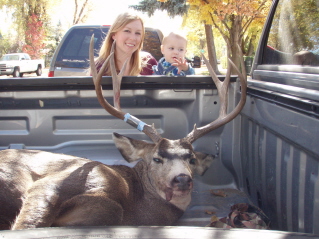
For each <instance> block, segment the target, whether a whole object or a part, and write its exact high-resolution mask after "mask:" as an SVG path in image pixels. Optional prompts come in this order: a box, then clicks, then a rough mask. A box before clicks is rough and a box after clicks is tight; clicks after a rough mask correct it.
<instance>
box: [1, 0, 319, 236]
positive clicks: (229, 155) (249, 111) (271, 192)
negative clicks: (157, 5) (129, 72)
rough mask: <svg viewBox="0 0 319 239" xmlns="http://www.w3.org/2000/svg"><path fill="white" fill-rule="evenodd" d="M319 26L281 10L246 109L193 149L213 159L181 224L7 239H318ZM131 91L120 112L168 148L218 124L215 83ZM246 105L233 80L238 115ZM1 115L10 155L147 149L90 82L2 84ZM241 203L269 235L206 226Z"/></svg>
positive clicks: (161, 82) (131, 81) (263, 46)
mask: <svg viewBox="0 0 319 239" xmlns="http://www.w3.org/2000/svg"><path fill="white" fill-rule="evenodd" d="M287 4H288V6H287ZM317 15H318V8H317V6H316V5H315V2H314V1H309V2H305V1H299V0H290V1H285V0H274V1H273V3H272V7H271V10H270V12H269V16H268V19H267V21H266V24H265V26H264V29H263V32H262V35H261V38H260V43H259V46H258V49H257V51H256V56H255V59H254V62H253V66H252V71H251V78H248V89H247V99H246V104H245V106H244V108H243V109H242V111H241V112H240V114H239V115H238V116H237V117H236V118H235V119H234V120H233V121H231V122H229V123H228V124H226V125H225V126H223V127H221V128H219V129H217V130H215V131H213V132H211V133H209V134H207V135H205V136H203V137H202V138H200V139H199V140H197V141H196V142H195V143H194V144H193V146H194V148H195V150H197V151H201V152H206V153H210V154H211V155H214V156H215V160H214V161H213V163H212V165H211V166H210V167H209V169H208V170H207V171H206V173H205V174H204V176H198V177H197V178H196V179H195V181H194V192H193V195H192V201H191V204H190V206H189V207H188V209H187V210H186V211H185V213H184V215H183V216H182V217H181V218H180V219H179V221H178V222H177V224H176V225H173V226H171V227H160V226H159V227H149V226H140V227H75V228H38V229H28V230H21V231H9V230H3V231H0V238H18V237H19V238H23V237H24V238H44V237H45V238H61V237H63V238H82V237H85V238H90V237H94V238H96V237H99V238H227V239H228V238H267V239H271V238H285V239H288V238H289V239H290V238H319V237H318V235H319V227H318V222H319V144H318V142H319V97H318V95H319V66H318V64H317V56H318V55H317V54H318V44H317V42H318V39H319V36H318V34H319V33H318V31H317V30H316V29H317V28H318V21H317ZM310 23H311V24H310ZM219 78H221V79H222V78H224V76H219ZM110 82H111V79H110V77H103V79H102V86H103V89H104V91H103V92H104V96H105V98H106V99H107V100H108V101H109V102H112V96H113V94H112V91H111V89H112V85H111V83H110ZM121 89H122V92H121V95H122V97H121V107H122V109H123V110H124V111H128V112H130V113H131V114H132V115H135V116H137V117H138V118H140V119H141V120H143V121H144V122H146V123H147V124H151V123H154V125H155V127H156V129H157V130H158V131H159V132H161V134H162V136H163V137H166V138H169V139H177V138H182V137H185V136H186V135H187V134H188V133H189V132H190V131H191V130H192V129H193V126H194V124H195V123H196V124H197V126H201V125H206V124H207V123H208V122H211V121H212V120H213V119H216V118H217V117H218V115H219V104H220V99H219V97H218V94H217V90H216V86H215V84H214V83H213V81H212V79H211V77H209V76H187V77H184V78H181V77H166V76H165V77H164V76H145V77H141V76H140V77H123V81H122V86H121ZM240 95H241V91H240V87H239V82H238V80H237V79H236V77H235V76H233V77H232V83H231V85H230V90H229V95H228V102H229V108H230V110H231V109H233V108H234V106H235V105H236V104H237V103H238V101H239V98H240ZM0 110H1V114H0V135H1V137H0V149H1V150H2V149H8V148H11V149H40V150H44V151H49V152H55V153H64V154H70V155H75V156H81V157H85V158H89V159H92V160H96V161H100V162H103V163H106V164H125V161H124V160H123V158H122V157H121V155H120V153H119V152H118V150H117V149H116V148H115V146H114V143H113V140H112V133H113V132H117V133H120V134H123V135H126V136H130V137H131V138H135V139H144V140H147V137H146V136H145V135H144V134H143V133H141V132H139V131H137V130H136V129H133V128H132V127H131V126H130V125H128V124H126V123H125V122H123V121H120V120H118V119H115V118H114V117H112V116H110V115H109V114H108V113H106V112H105V111H104V109H102V108H101V106H100V104H99V102H98V100H97V99H96V94H95V91H94V85H93V83H92V77H89V76H86V77H84V76H83V77H58V78H55V79H54V81H52V79H49V78H47V79H46V78H43V79H41V81H39V80H38V79H36V78H34V79H33V78H28V79H24V80H21V79H13V80H6V79H4V80H1V81H0ZM211 191H213V192H214V191H215V192H216V191H217V192H218V191H220V192H223V193H222V194H220V196H217V195H215V194H211V193H210V192H211ZM237 203H249V204H252V205H254V206H256V207H258V208H260V209H261V210H262V211H263V212H264V214H265V215H266V216H267V217H268V218H269V219H270V222H271V224H270V230H258V229H255V230H250V229H242V228H240V229H239V228H233V229H231V230H229V229H221V228H214V227H206V226H207V225H209V224H210V222H211V218H212V215H214V216H216V217H217V218H223V217H226V216H227V215H228V214H229V212H230V207H231V206H232V205H234V204H237Z"/></svg>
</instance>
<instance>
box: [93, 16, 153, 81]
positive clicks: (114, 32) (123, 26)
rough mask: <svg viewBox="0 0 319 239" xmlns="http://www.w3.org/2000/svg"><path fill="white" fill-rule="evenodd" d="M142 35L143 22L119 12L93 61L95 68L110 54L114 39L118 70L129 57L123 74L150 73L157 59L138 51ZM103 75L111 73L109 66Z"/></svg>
mask: <svg viewBox="0 0 319 239" xmlns="http://www.w3.org/2000/svg"><path fill="white" fill-rule="evenodd" d="M144 36H145V28H144V22H143V20H142V19H141V18H140V17H139V16H137V15H133V14H130V13H123V14H120V15H119V16H118V17H117V18H116V19H115V21H114V23H113V25H112V26H111V28H110V30H109V32H108V34H107V37H106V38H105V40H104V42H103V45H102V47H101V49H100V53H99V57H98V58H97V60H96V61H95V64H96V67H97V70H98V71H99V70H100V68H101V66H102V65H103V63H104V61H105V60H106V58H107V57H108V56H109V55H110V52H111V47H112V44H113V42H114V40H115V41H116V47H115V51H114V53H115V54H114V56H115V65H116V69H117V71H118V72H119V71H120V70H121V69H122V67H123V65H124V63H125V61H126V60H127V59H128V58H130V59H131V60H130V62H128V64H127V66H126V69H125V72H124V75H127V76H128V75H130V76H136V75H152V66H153V65H157V61H156V60H155V58H154V57H153V56H151V54H149V53H145V52H143V53H141V52H140V51H141V49H142V46H143V40H144ZM104 75H108V76H109V75H111V70H110V67H107V68H106V70H105V73H104Z"/></svg>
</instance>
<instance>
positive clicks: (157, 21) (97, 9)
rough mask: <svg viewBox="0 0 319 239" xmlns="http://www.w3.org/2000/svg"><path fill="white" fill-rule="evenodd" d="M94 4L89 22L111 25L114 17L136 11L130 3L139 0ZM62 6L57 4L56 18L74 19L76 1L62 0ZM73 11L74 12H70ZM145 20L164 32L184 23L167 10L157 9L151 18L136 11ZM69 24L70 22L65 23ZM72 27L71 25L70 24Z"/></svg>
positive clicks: (103, 0) (108, 0)
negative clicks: (169, 14)
mask: <svg viewBox="0 0 319 239" xmlns="http://www.w3.org/2000/svg"><path fill="white" fill-rule="evenodd" d="M91 2H92V4H93V10H92V12H91V13H90V16H89V18H88V19H87V22H86V23H87V24H103V25H111V24H112V23H113V21H114V19H115V18H116V17H117V16H118V15H119V14H120V13H122V12H126V11H134V10H133V9H130V8H129V5H136V4H138V3H139V0H91ZM61 3H62V6H63V7H62V8H61V6H56V8H57V9H56V10H54V11H53V12H55V14H54V20H55V21H58V20H60V21H61V22H62V23H68V22H71V21H72V17H73V15H72V14H73V10H72V11H71V9H73V8H74V1H73V0H61ZM70 12H72V14H70ZM136 13H137V14H139V15H140V16H142V18H143V19H144V21H145V26H146V27H153V28H158V29H160V30H161V31H162V32H163V34H164V35H165V34H168V33H170V32H171V31H176V30H178V31H180V30H181V29H180V26H181V24H182V18H181V17H175V18H173V19H172V18H170V17H168V16H167V14H166V12H162V11H157V12H156V13H155V15H154V16H152V17H151V18H149V17H148V16H147V14H143V13H142V12H136ZM65 25H69V24H65ZM68 27H70V26H68Z"/></svg>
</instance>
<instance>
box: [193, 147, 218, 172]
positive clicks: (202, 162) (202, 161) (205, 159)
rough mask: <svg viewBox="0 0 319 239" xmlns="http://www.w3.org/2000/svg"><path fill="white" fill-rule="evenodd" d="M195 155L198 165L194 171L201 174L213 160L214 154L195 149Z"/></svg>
mask: <svg viewBox="0 0 319 239" xmlns="http://www.w3.org/2000/svg"><path fill="white" fill-rule="evenodd" d="M195 155H196V158H197V161H198V162H199V163H198V165H196V169H195V173H197V174H198V175H201V176H202V175H204V173H205V172H206V170H207V169H208V168H209V166H210V165H211V163H212V162H213V160H214V156H213V155H211V154H204V153H201V152H196V151H195Z"/></svg>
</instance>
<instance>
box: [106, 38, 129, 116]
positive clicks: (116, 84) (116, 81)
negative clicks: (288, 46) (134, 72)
mask: <svg viewBox="0 0 319 239" xmlns="http://www.w3.org/2000/svg"><path fill="white" fill-rule="evenodd" d="M115 44H116V42H115V40H114V41H113V44H112V48H111V53H114V49H115ZM129 59H130V58H128V59H126V61H125V63H124V65H123V67H122V69H121V71H120V73H119V74H117V72H116V67H115V61H114V55H113V56H112V57H111V58H110V68H111V74H112V84H113V92H114V94H113V100H114V106H115V108H116V109H118V110H121V104H120V103H121V102H120V99H121V83H122V77H123V75H124V72H125V69H126V65H127V62H128V61H129Z"/></svg>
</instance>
